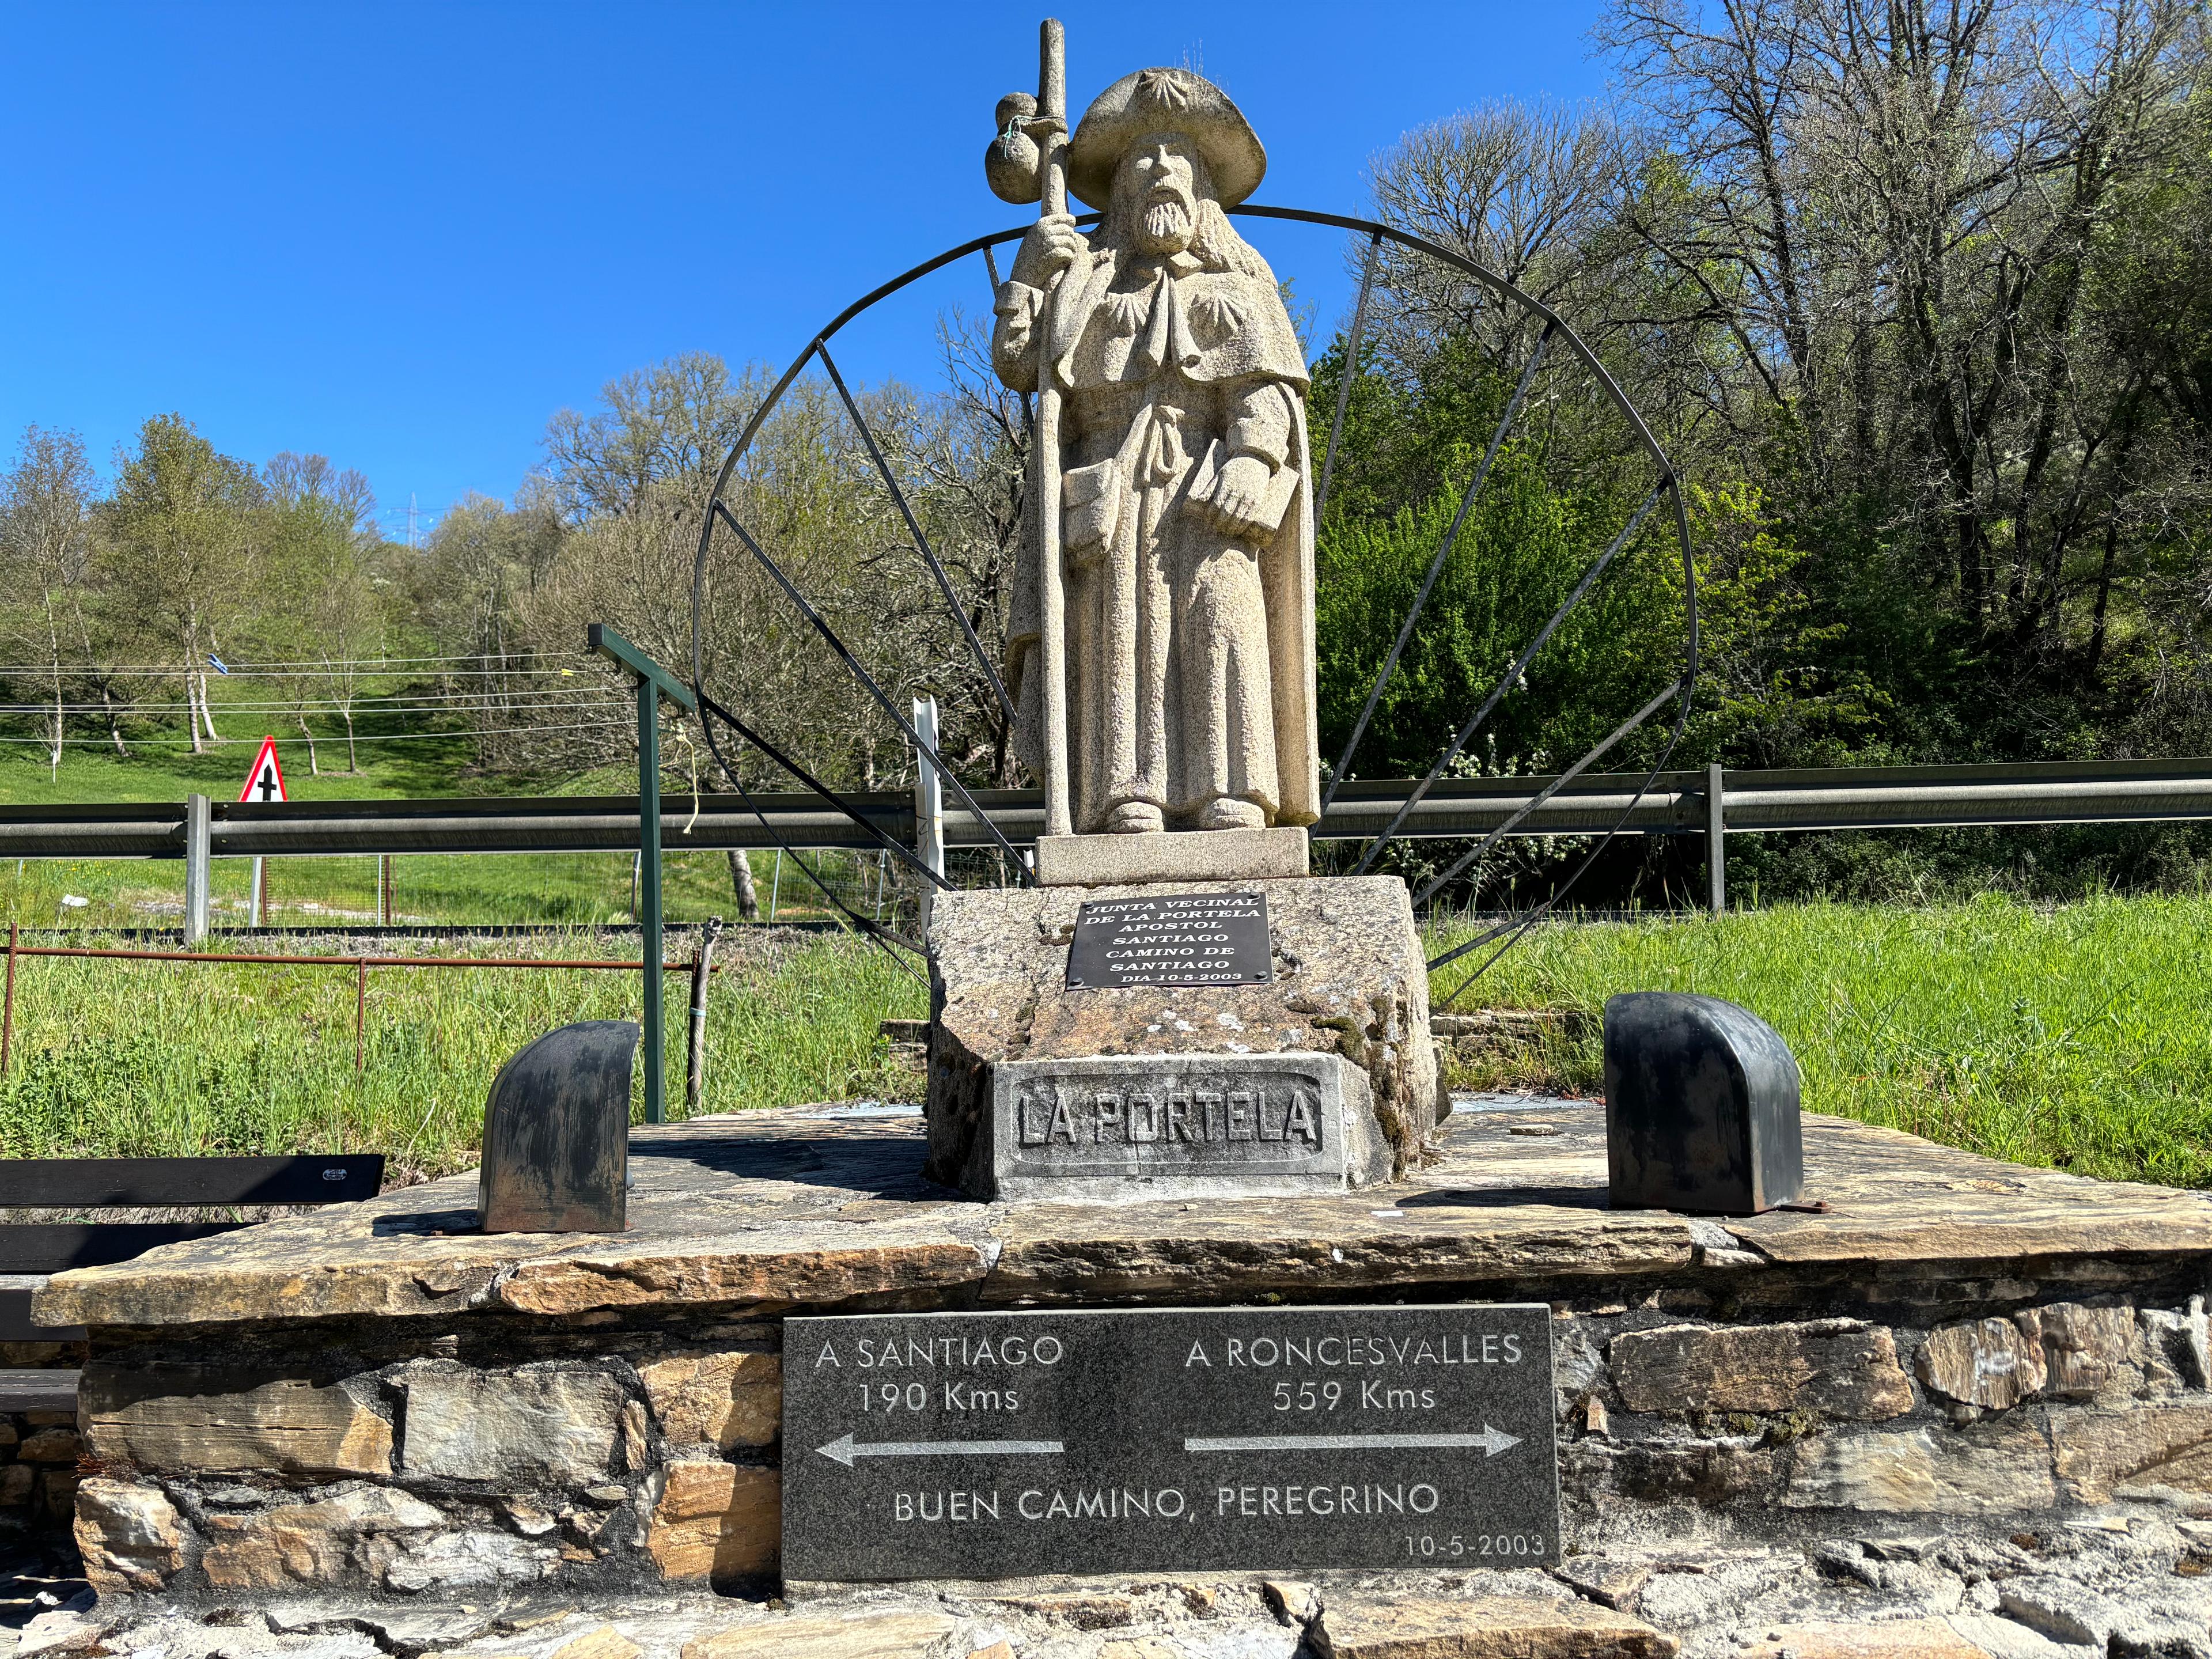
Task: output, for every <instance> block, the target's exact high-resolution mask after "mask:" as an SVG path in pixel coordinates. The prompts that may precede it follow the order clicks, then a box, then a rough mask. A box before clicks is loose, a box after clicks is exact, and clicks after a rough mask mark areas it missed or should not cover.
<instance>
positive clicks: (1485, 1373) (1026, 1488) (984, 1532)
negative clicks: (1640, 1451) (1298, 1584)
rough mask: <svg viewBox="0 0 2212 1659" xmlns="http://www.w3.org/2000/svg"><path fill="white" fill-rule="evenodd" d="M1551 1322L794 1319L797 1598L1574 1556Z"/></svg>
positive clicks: (1389, 1314) (1342, 1316) (786, 1487)
mask: <svg viewBox="0 0 2212 1659" xmlns="http://www.w3.org/2000/svg"><path fill="white" fill-rule="evenodd" d="M783 1375H784V1389H783V1571H784V1575H785V1577H787V1578H793V1579H816V1580H823V1579H827V1580H855V1579H893V1578H1003V1577H1018V1576H1021V1575H1024V1574H1030V1573H1053V1572H1103V1571H1152V1570H1155V1569H1169V1568H1188V1569H1194V1570H1203V1569H1220V1570H1237V1569H1246V1568H1264V1567H1277V1566H1281V1567H1388V1566H1409V1567H1423V1568H1427V1569H1430V1570H1434V1569H1436V1568H1437V1567H1439V1566H1449V1567H1453V1568H1480V1567H1529V1566H1538V1565H1547V1564H1550V1565H1556V1564H1557V1563H1558V1561H1559V1462H1558V1454H1557V1449H1556V1447H1555V1444H1554V1442H1553V1426H1552V1422H1553V1401H1552V1351H1551V1314H1550V1310H1548V1309H1547V1308H1546V1307H1545V1306H1544V1305H1543V1304H1528V1305H1521V1304H1516V1305H1502V1306H1501V1305H1489V1306H1462V1307H1449V1306H1447V1307H1429V1308H1407V1307H1388V1308H1275V1309H1188V1310H1186V1309H1167V1310H1158V1309H1155V1310H1133V1311H1127V1312H1122V1311H1111V1312H1065V1313H1063V1312H1031V1313H998V1314H881V1315H860V1316H851V1317H845V1318H829V1319H792V1320H788V1321H787V1322H785V1325H784V1350H783Z"/></svg>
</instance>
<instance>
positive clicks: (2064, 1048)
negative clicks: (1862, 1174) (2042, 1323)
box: [1431, 896, 2212, 1187]
mask: <svg viewBox="0 0 2212 1659" xmlns="http://www.w3.org/2000/svg"><path fill="white" fill-rule="evenodd" d="M1466 932H1467V930H1466V929H1464V928H1461V929H1457V930H1453V929H1444V930H1442V931H1440V932H1439V933H1437V935H1436V939H1435V943H1437V944H1443V943H1448V942H1451V941H1453V940H1455V939H1457V938H1461V937H1464V936H1465V933H1466ZM2208 945H2212V899H2208V898H2206V897H2204V896H2188V897H2151V898H2127V899H2119V898H2104V899H2097V900H2093V901H2091V902H2086V903H2081V904H2076V905H2069V906H2066V907H2063V908H2057V909H2039V908H2033V907H2031V906H2028V905H2025V904H2021V903H2019V902H2014V901H2012V900H2008V899H2004V898H2000V897H1996V896H1984V897H1983V898H1979V899H1977V900H1975V901H1973V902H1969V903H1965V904H1958V905H1948V906H1940V907H1930V908H1875V907H1861V906H1845V905H1833V904H1812V905H1800V906H1789V907H1778V908H1772V909H1768V910H1762V911H1754V912H1746V913H1740V914H1733V915H1727V916H1723V917H1721V918H1719V919H1717V920H1705V919H1699V920H1684V921H1638V922H1633V923H1626V924H1619V925H1612V924H1601V923H1600V924H1582V925H1559V926H1553V927H1547V928H1545V929H1543V930H1541V931H1540V932H1538V933H1536V934H1535V935H1534V936H1533V937H1532V938H1530V939H1528V940H1526V941H1525V942H1524V943H1522V945H1519V946H1517V947H1516V949H1515V950H1513V951H1509V952H1508V953H1507V954H1506V956H1505V957H1504V959H1503V960H1502V961H1500V962H1499V963H1498V966H1497V967H1495V968H1494V969H1492V970H1491V971H1490V973H1489V974H1488V975H1486V977H1485V979H1484V981H1482V983H1481V984H1480V985H1479V986H1478V987H1476V988H1475V989H1474V990H1473V991H1470V992H1469V993H1468V995H1467V996H1466V997H1464V998H1462V1001H1461V1005H1460V1006H1462V1007H1466V1006H1477V1007H1480V1006H1492V1007H1532V1008H1541V1007H1559V1008H1574V1009H1580V1010H1583V1011H1585V1012H1593V1013H1594V1012H1596V1011H1598V1010H1600V1009H1601V1008H1602V1007H1603V1006H1604V1004H1605V1000H1606V998H1607V997H1608V996H1610V995H1612V994H1614V993H1616V992H1620V991H1633V990H1677V991H1696V992H1703V993H1705V994H1710V995H1713V996H1720V997H1725V998H1727V999H1728V1000H1730V1001H1732V1002H1736V1003H1741V1005H1743V1006H1745V1007H1747V1008H1749V1009H1750V1010H1751V1011H1752V1012H1754V1013H1756V1014H1758V1015H1759V1016H1760V1017H1761V1018H1764V1019H1765V1020H1766V1021H1768V1022H1769V1023H1770V1024H1772V1025H1773V1026H1774V1028H1775V1029H1776V1030H1778V1031H1779V1032H1780V1033H1781V1034H1782V1036H1784V1039H1785V1040H1786V1041H1787V1042H1789V1043H1790V1047H1791V1048H1792V1049H1794V1050H1795V1051H1796V1055H1797V1060H1798V1063H1799V1065H1800V1066H1801V1067H1802V1071H1803V1073H1804V1079H1805V1094H1804V1100H1805V1105H1806V1107H1807V1109H1809V1110H1812V1111H1816V1112H1831V1113H1837V1114H1839V1115H1844V1116H1846V1117H1855V1118H1859V1119H1862V1120H1863V1121H1867V1122H1870V1123H1881V1124H1887V1125H1890V1126H1893V1127H1896V1128H1899V1129H1905V1130H1909V1131H1911V1133H1914V1134H1918V1135H1924V1136H1926V1137H1928V1138H1929V1139H1932V1140H1938V1141H1942V1142H1946V1143H1948V1144H1949V1145H1951V1146H1963V1147H1966V1148H1968V1149H1970V1150H1972V1151H1974V1152H1986V1153H1988V1154H1990V1156H1991V1157H1995V1158H2006V1159H2009V1160H2011V1161H2013V1162H2015V1163H2021V1164H2045V1165H2054V1166H2057V1167H2059V1168H2062V1169H2069V1170H2074V1171H2075V1172H2076V1173H2079V1174H2082V1175H2093V1176H2105V1177H2109V1178H2115V1179H2129V1180H2148V1181H2155V1182H2164V1183H2166V1184H2169V1185H2172V1186H2180V1187H2206V1186H2212V969H2208V963H2207V954H2206V953H2207V946H2208ZM1432 954H1433V951H1432ZM1462 973H1463V969H1462V968H1460V967H1458V966H1454V967H1449V968H1446V969H1441V970H1440V971H1439V972H1438V973H1437V975H1434V977H1433V979H1432V981H1431V994H1432V995H1434V996H1435V997H1436V998H1437V1000H1442V998H1443V996H1444V995H1445V994H1449V991H1451V990H1452V989H1454V988H1455V987H1457V986H1458V984H1459V982H1460V980H1461V978H1462ZM1601 1074H1602V1060H1601V1054H1600V1051H1599V1037H1598V1034H1597V1030H1596V1029H1595V1021H1590V1022H1586V1023H1585V1024H1584V1029H1583V1032H1582V1034H1581V1035H1580V1036H1559V1037H1555V1038H1553V1039H1549V1040H1547V1042H1544V1043H1542V1044H1541V1045H1540V1046H1539V1047H1537V1048H1534V1049H1532V1050H1529V1051H1528V1052H1526V1053H1524V1054H1520V1055H1518V1056H1511V1057H1504V1058H1502V1059H1501V1060H1500V1061H1499V1062H1498V1064H1497V1065H1495V1066H1492V1067H1489V1068H1487V1069H1486V1073H1484V1074H1483V1075H1480V1076H1474V1077H1470V1078H1468V1079H1466V1080H1467V1081H1469V1082H1472V1083H1476V1084H1479V1085H1486V1086H1488V1085H1499V1084H1507V1083H1522V1084H1529V1085H1540V1086H1548V1087H1556V1088H1563V1089H1567V1090H1571V1091H1578V1092H1595V1091H1596V1090H1597V1089H1598V1088H1599V1087H1600V1085H1601Z"/></svg>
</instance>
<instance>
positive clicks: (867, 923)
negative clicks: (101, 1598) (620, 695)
mask: <svg viewBox="0 0 2212 1659" xmlns="http://www.w3.org/2000/svg"><path fill="white" fill-rule="evenodd" d="M710 714H711V715H712V716H714V719H716V720H726V721H728V722H729V724H730V726H731V727H732V730H734V731H736V732H738V733H739V734H740V735H743V736H745V737H746V738H747V740H748V741H753V742H757V738H756V737H754V736H753V735H752V734H751V733H750V728H749V727H747V726H745V724H744V722H743V721H741V720H738V717H737V716H736V715H734V714H732V713H731V712H730V711H729V710H728V709H727V708H724V707H723V706H722V705H721V704H720V702H716V701H715V700H714V698H713V697H712V696H708V695H707V694H706V693H703V692H702V693H700V694H699V729H700V731H701V732H702V733H703V734H704V735H705V737H706V739H707V750H708V753H709V754H711V755H713V756H714V763H715V764H716V765H718V766H720V768H721V769H722V775H724V776H725V777H726V778H728V779H729V781H730V787H732V788H733V789H735V790H736V791H737V792H738V799H740V800H742V801H744V804H745V805H746V807H747V809H748V810H750V811H751V813H752V815H753V816H754V817H757V818H758V819H759V820H760V822H761V827H762V828H763V829H766V830H767V831H768V832H769V835H770V836H773V837H774V838H775V848H776V851H777V852H779V853H787V854H790V856H791V861H792V862H793V864H795V865H797V866H799V874H801V875H802V876H805V878H807V880H809V881H811V882H812V883H813V884H815V886H816V887H817V888H818V889H819V890H821V893H822V896H823V897H824V898H826V899H828V900H829V902H830V903H831V904H832V905H834V906H836V909H837V913H838V914H839V915H842V916H843V917H844V918H845V919H846V920H847V921H850V922H851V923H852V924H853V926H854V927H855V928H856V929H858V930H859V932H860V934H861V935H862V936H863V937H864V938H866V939H872V940H874V941H875V943H876V944H878V945H881V946H882V947H883V949H884V954H885V955H886V956H888V957H890V959H891V960H892V961H893V962H895V963H897V964H898V966H899V970H900V971H901V972H902V973H904V974H906V975H908V976H910V977H911V978H913V979H915V980H916V981H920V982H921V983H922V984H924V985H927V983H928V981H927V980H925V979H923V978H922V976H921V975H920V974H917V973H915V971H914V968H913V965H912V964H911V963H908V962H907V961H906V960H905V959H904V958H903V957H901V956H900V955H899V953H898V951H895V950H893V949H891V946H893V945H898V946H901V947H902V948H903V949H905V950H908V951H913V952H914V953H915V955H917V956H927V955H928V954H929V951H928V947H927V946H926V945H922V944H921V943H920V942H919V941H917V940H915V939H908V937H907V936H906V935H905V934H904V933H900V932H898V931H897V930H896V929H895V928H890V927H884V925H883V924H882V923H881V922H879V921H876V920H875V919H874V918H873V917H872V916H864V915H861V914H860V912H859V911H858V910H855V909H854V908H853V907H852V906H851V905H849V904H848V903H846V902H845V901H844V900H843V899H842V898H840V897H838V896H837V895H836V891H835V890H832V889H831V887H830V885H829V883H828V882H826V881H824V880H823V879H822V878H821V877H820V876H819V875H818V874H817V873H816V872H815V870H814V867H813V866H811V865H810V864H808V863H807V861H806V860H805V859H803V858H801V857H799V849H798V848H796V847H793V845H791V843H790V842H787V841H786V840H785V839H784V838H783V832H782V831H781V830H780V829H777V828H776V827H775V825H774V824H772V823H769V821H768V814H767V813H765V812H763V811H761V809H760V807H759V805H757V803H756V802H755V801H754V799H753V794H752V791H751V790H750V789H748V788H746V787H745V781H744V779H743V778H741V777H739V776H738V769H737V768H736V767H734V766H732V765H731V764H730V761H729V757H727V756H726V755H724V754H723V753H722V750H721V746H720V744H717V743H716V742H715V741H714V726H712V724H711V723H710V722H709V720H708V715H710ZM760 747H761V749H762V750H763V752H764V753H766V754H769V755H771V756H774V755H775V753H776V751H775V750H773V749H770V748H769V746H768V745H767V744H761V745H760ZM781 764H782V765H784V766H785V768H786V769H787V770H789V769H792V768H791V766H790V763H788V762H781ZM849 816H851V814H849V813H848V817H849Z"/></svg>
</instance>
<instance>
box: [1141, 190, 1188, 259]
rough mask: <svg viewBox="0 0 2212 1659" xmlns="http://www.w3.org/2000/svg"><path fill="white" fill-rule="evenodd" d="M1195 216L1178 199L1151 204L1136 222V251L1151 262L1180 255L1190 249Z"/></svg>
mask: <svg viewBox="0 0 2212 1659" xmlns="http://www.w3.org/2000/svg"><path fill="white" fill-rule="evenodd" d="M1197 222H1198V217H1197V215H1195V214H1194V213H1193V212H1192V211H1191V208H1190V204H1189V203H1188V202H1186V201H1185V200H1183V198H1182V197H1181V196H1175V197H1167V198H1164V199H1163V200H1160V201H1158V202H1154V203H1152V204H1150V205H1149V206H1147V207H1146V209H1145V210H1144V213H1143V215H1142V216H1141V217H1140V218H1139V221H1138V228H1137V251H1138V252H1140V253H1143V254H1146V255H1148V256H1150V257H1152V258H1158V257H1160V256H1161V255H1163V254H1169V253H1181V252H1182V251H1183V250H1184V249H1185V248H1187V247H1188V246H1190V239H1191V234H1192V232H1193V231H1194V229H1195V228H1197Z"/></svg>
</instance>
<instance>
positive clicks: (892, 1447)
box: [815, 1434, 1066, 1469]
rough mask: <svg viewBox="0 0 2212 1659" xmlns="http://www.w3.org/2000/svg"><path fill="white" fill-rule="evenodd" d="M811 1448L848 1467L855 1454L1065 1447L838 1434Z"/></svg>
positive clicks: (976, 1453) (1031, 1452)
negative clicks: (868, 1439)
mask: <svg viewBox="0 0 2212 1659" xmlns="http://www.w3.org/2000/svg"><path fill="white" fill-rule="evenodd" d="M815 1449H816V1450H817V1451H818V1452H820V1453H821V1454H822V1455H823V1456H824V1457H826V1458H828V1459H829V1460H830V1462H834V1463H842V1464H843V1465H844V1466H845V1467H846V1468H848V1469H849V1468H852V1467H853V1460H854V1458H856V1457H1024V1456H1026V1457H1038V1456H1050V1455H1054V1454H1056V1453H1059V1452H1062V1451H1065V1450H1066V1447H1065V1446H1063V1445H1061V1444H1060V1442H1059V1441H1057V1440H878V1441H876V1442H873V1443H870V1444H865V1445H864V1444H860V1443H856V1442H855V1441H854V1438H853V1437H852V1436H851V1435H849V1434H841V1435H839V1436H838V1437H836V1439H835V1440H832V1441H831V1442H830V1443H829V1444H828V1445H826V1446H817V1447H816V1448H815Z"/></svg>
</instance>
